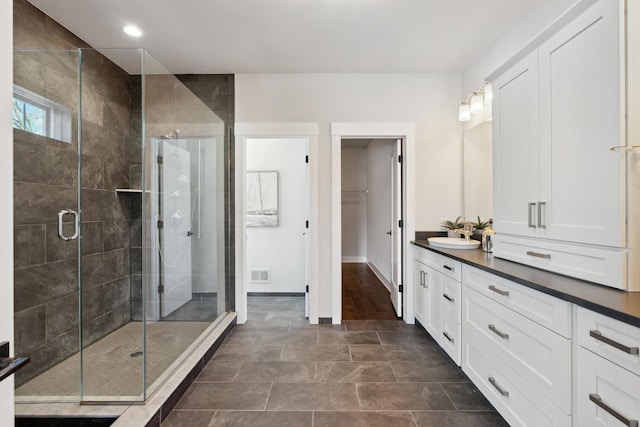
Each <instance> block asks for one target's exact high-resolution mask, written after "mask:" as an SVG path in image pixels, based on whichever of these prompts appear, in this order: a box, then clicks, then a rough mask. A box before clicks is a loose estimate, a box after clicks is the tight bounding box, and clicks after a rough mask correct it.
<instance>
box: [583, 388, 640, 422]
mask: <svg viewBox="0 0 640 427" xmlns="http://www.w3.org/2000/svg"><path fill="white" fill-rule="evenodd" d="M589 400H590V401H592V402H593V403H595V404H596V405H597V406H599V407H600V408H602V409H604V410H605V411H607V412H608V413H610V414H611V415H613V416H614V417H616V418H617V419H618V420H619V421H620V422H622V423H623V424H624V425H626V426H629V427H638V420H630V419H629V418H627V417H625V416H624V415H622V414H621V413H620V412H618V411H616V410H615V409H613V408H612V407H611V406H609V405H607V404H606V403H604V402H603V401H602V398H601V397H600V395H599V394H596V393H591V394H589Z"/></svg>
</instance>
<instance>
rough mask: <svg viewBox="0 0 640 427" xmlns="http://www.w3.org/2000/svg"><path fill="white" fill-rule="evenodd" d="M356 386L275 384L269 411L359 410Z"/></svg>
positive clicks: (270, 396)
mask: <svg viewBox="0 0 640 427" xmlns="http://www.w3.org/2000/svg"><path fill="white" fill-rule="evenodd" d="M358 409H360V407H359V405H358V396H357V395H356V386H355V384H318V383H315V384H285V383H279V384H273V387H272V388H271V393H270V394H269V401H268V402H267V410H333V411H344V410H358Z"/></svg>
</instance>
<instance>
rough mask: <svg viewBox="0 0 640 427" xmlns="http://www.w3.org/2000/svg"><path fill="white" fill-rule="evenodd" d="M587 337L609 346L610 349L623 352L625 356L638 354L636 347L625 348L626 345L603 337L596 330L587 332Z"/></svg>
mask: <svg viewBox="0 0 640 427" xmlns="http://www.w3.org/2000/svg"><path fill="white" fill-rule="evenodd" d="M589 336H591V337H593V338H595V339H597V340H598V341H602V342H603V343H605V344H609V345H610V346H611V347H615V348H617V349H618V350H621V351H624V352H625V353H627V354H638V347H627V346H626V345H624V344H621V343H619V342H617V341H614V340H612V339H611V338H609V337H605V336H604V335H602V332H600V331H598V330H594V331H589Z"/></svg>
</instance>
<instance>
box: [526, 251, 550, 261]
mask: <svg viewBox="0 0 640 427" xmlns="http://www.w3.org/2000/svg"><path fill="white" fill-rule="evenodd" d="M527 255H529V256H534V257H536V258H544V259H551V255H549V254H541V253H540V252H533V251H527Z"/></svg>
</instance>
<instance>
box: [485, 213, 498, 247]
mask: <svg viewBox="0 0 640 427" xmlns="http://www.w3.org/2000/svg"><path fill="white" fill-rule="evenodd" d="M492 226H493V218H490V219H489V226H488V227H487V228H485V229H484V230H483V231H482V250H483V251H485V252H487V253H491V252H493V236H495V234H496V232H495V231H493V227H492Z"/></svg>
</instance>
